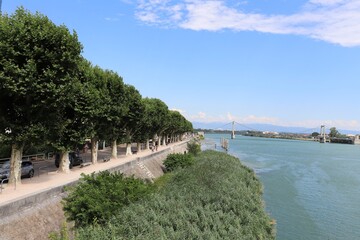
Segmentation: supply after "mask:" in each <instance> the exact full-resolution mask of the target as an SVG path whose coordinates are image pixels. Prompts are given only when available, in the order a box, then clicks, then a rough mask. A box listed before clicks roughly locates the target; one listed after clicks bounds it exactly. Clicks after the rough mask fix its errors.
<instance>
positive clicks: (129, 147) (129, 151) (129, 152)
mask: <svg viewBox="0 0 360 240" xmlns="http://www.w3.org/2000/svg"><path fill="white" fill-rule="evenodd" d="M125 155H126V156H130V155H132V151H131V143H126V153H125Z"/></svg>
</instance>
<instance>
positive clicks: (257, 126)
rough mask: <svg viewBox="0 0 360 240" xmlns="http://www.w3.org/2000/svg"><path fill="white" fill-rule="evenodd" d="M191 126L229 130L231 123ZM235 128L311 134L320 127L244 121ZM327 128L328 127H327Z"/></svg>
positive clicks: (346, 131)
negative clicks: (244, 122)
mask: <svg viewBox="0 0 360 240" xmlns="http://www.w3.org/2000/svg"><path fill="white" fill-rule="evenodd" d="M192 124H193V127H194V128H195V129H198V128H199V129H213V130H231V128H232V126H231V124H226V123H222V122H211V123H203V122H193V123H192ZM235 130H237V131H242V130H252V131H262V132H264V131H269V132H286V133H298V134H311V133H313V132H320V128H318V129H317V128H305V127H286V126H277V125H272V124H262V123H246V124H241V125H240V124H235ZM327 130H329V129H327ZM338 131H339V132H340V133H342V134H360V131H355V130H344V129H338Z"/></svg>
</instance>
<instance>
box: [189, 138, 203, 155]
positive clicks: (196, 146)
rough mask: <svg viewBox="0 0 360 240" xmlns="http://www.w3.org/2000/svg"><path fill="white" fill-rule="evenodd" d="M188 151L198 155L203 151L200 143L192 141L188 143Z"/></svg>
mask: <svg viewBox="0 0 360 240" xmlns="http://www.w3.org/2000/svg"><path fill="white" fill-rule="evenodd" d="M187 149H188V152H189V153H190V154H192V155H194V156H197V155H198V154H199V153H200V152H201V146H200V143H198V142H196V141H191V142H188V143H187Z"/></svg>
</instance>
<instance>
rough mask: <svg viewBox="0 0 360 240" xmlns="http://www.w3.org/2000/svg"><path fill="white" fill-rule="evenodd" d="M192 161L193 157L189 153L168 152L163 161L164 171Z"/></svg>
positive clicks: (189, 163) (184, 165)
mask: <svg viewBox="0 0 360 240" xmlns="http://www.w3.org/2000/svg"><path fill="white" fill-rule="evenodd" d="M193 163H194V158H193V157H192V156H191V155H190V154H181V153H173V154H169V155H168V156H167V158H166V159H165V161H164V165H165V168H166V171H169V172H171V171H174V170H176V169H178V168H184V167H187V166H190V165H192V164H193Z"/></svg>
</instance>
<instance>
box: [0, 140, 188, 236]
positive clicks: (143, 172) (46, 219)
mask: <svg viewBox="0 0 360 240" xmlns="http://www.w3.org/2000/svg"><path fill="white" fill-rule="evenodd" d="M186 147H187V142H181V143H178V144H173V145H171V146H169V147H166V148H164V149H162V150H159V151H157V152H151V153H150V154H147V155H142V156H140V155H139V157H137V156H136V155H135V156H134V157H133V158H132V160H130V161H127V162H123V163H121V164H119V165H117V166H112V167H110V168H108V169H106V170H108V171H110V172H121V173H124V174H125V175H134V176H135V177H138V178H143V179H146V178H147V179H149V178H156V177H159V176H161V175H162V174H163V170H162V169H163V165H162V163H163V161H164V160H165V158H166V156H167V155H168V154H170V153H179V152H184V151H186ZM59 177H60V176H59ZM77 182H78V180H74V181H71V182H67V183H64V184H62V185H57V186H53V187H49V188H47V189H45V190H43V191H38V192H36V193H35V194H28V195H25V196H23V197H19V198H17V199H15V200H12V201H10V202H6V203H5V204H0V216H1V221H0V239H1V240H17V239H19V240H23V239H24V240H32V239H37V240H38V239H40V240H41V239H48V236H49V233H51V232H53V231H57V232H58V231H59V230H60V228H61V225H62V224H63V223H64V222H65V219H66V218H65V216H64V212H63V210H62V204H61V200H62V198H63V197H64V196H65V194H66V193H65V192H64V188H65V187H66V186H69V185H74V184H76V183H77ZM35 187H36V186H35Z"/></svg>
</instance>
